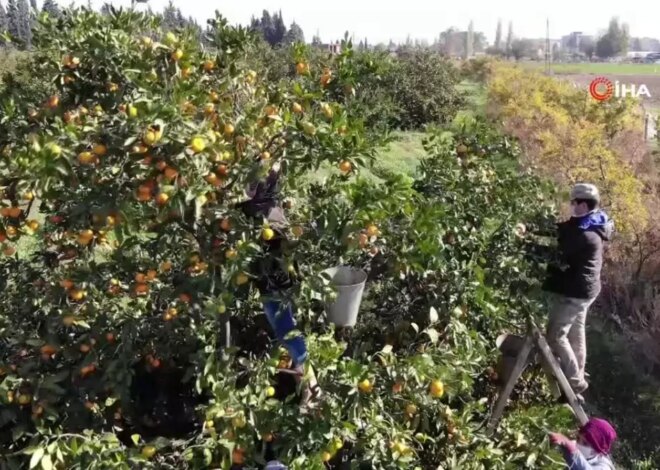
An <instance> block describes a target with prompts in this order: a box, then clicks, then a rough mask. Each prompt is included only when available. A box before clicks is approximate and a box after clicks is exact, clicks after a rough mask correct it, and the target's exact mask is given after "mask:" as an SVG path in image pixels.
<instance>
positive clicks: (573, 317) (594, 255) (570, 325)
mask: <svg viewBox="0 0 660 470" xmlns="http://www.w3.org/2000/svg"><path fill="white" fill-rule="evenodd" d="M599 203H600V194H599V193H598V188H596V186H594V185H593V184H586V183H580V184H576V185H575V186H574V187H573V189H572V190H571V217H570V219H569V220H567V221H565V222H562V223H559V224H558V227H557V228H558V248H559V258H560V260H561V266H560V267H558V266H554V265H553V266H551V267H550V268H549V273H548V274H549V275H548V278H547V279H546V282H545V284H544V288H545V290H546V291H549V292H550V293H551V294H552V299H551V302H550V304H551V307H550V318H549V323H548V331H547V336H548V343H549V344H550V347H551V348H552V350H553V352H554V353H555V354H556V355H557V356H558V358H559V361H560V363H561V368H562V371H563V372H564V374H565V375H566V378H567V379H568V381H569V383H570V384H571V387H572V388H573V390H574V391H575V393H576V394H578V395H579V394H581V393H583V392H584V391H585V390H586V389H587V388H588V386H589V385H588V384H587V381H586V380H585V364H586V360H587V349H586V338H585V323H586V318H587V311H588V309H589V307H590V306H591V304H592V303H593V302H594V300H596V297H597V296H598V294H599V293H600V289H601V283H600V272H601V268H602V265H603V250H604V244H605V242H606V241H609V240H610V238H611V237H612V233H613V231H614V224H613V222H612V221H611V220H610V219H609V217H608V216H607V214H606V213H605V212H604V211H602V210H601V209H600V208H599Z"/></svg>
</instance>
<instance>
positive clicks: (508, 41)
mask: <svg viewBox="0 0 660 470" xmlns="http://www.w3.org/2000/svg"><path fill="white" fill-rule="evenodd" d="M512 47H513V23H512V22H511V21H509V32H508V33H507V34H506V56H507V57H509V56H510V55H511V48H512Z"/></svg>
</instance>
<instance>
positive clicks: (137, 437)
mask: <svg viewBox="0 0 660 470" xmlns="http://www.w3.org/2000/svg"><path fill="white" fill-rule="evenodd" d="M131 440H132V441H133V444H135V445H138V443H139V442H140V435H139V434H133V435H132V436H131Z"/></svg>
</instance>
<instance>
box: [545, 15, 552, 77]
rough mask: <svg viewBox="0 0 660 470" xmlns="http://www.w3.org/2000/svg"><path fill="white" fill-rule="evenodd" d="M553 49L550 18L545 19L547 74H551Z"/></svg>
mask: <svg viewBox="0 0 660 470" xmlns="http://www.w3.org/2000/svg"><path fill="white" fill-rule="evenodd" d="M551 62H552V50H551V49H550V18H546V19H545V74H546V75H550V63H551Z"/></svg>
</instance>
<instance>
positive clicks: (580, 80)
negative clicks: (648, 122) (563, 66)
mask: <svg viewBox="0 0 660 470" xmlns="http://www.w3.org/2000/svg"><path fill="white" fill-rule="evenodd" d="M556 76H557V77H558V78H566V79H568V80H571V81H572V82H574V83H577V84H578V85H579V86H583V87H584V88H585V90H587V89H588V88H589V84H590V83H591V81H592V80H593V79H594V78H596V77H600V76H604V77H605V78H607V79H609V80H611V81H612V83H614V82H616V81H619V82H620V83H621V84H625V85H626V86H628V85H633V84H634V85H637V86H640V85H642V84H644V85H646V87H647V88H648V90H649V92H650V93H651V97H650V98H646V97H644V96H642V97H641V98H642V104H643V105H644V108H645V109H646V110H647V111H648V112H651V113H653V114H656V115H658V114H660V75H623V74H622V75H614V74H603V75H598V74H587V73H580V74H559V73H558V74H556Z"/></svg>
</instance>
